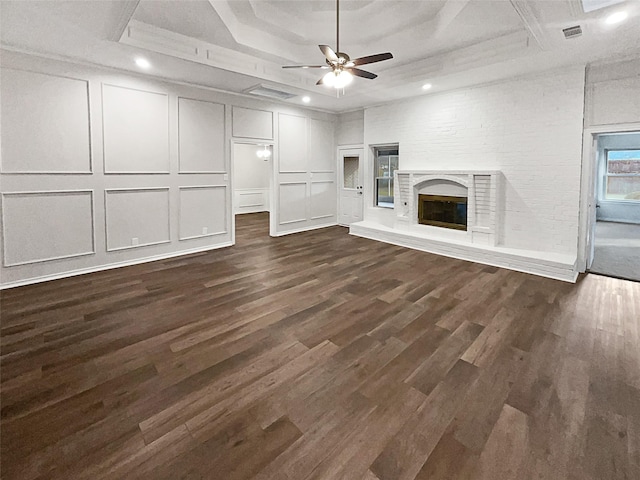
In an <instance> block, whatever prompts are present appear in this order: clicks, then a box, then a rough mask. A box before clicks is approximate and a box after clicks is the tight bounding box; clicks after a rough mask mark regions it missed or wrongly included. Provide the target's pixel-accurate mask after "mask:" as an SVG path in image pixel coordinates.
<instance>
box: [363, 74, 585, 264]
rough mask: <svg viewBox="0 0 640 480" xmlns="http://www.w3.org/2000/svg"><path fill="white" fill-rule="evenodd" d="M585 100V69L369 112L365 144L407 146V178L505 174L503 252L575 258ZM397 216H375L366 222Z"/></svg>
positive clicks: (403, 164)
mask: <svg viewBox="0 0 640 480" xmlns="http://www.w3.org/2000/svg"><path fill="white" fill-rule="evenodd" d="M583 98H584V68H583V67H573V68H571V69H564V70H563V71H561V72H560V71H558V72H545V73H544V74H541V75H539V76H535V77H525V78H518V79H512V80H509V81H506V82H502V83H499V84H492V85H487V86H480V87H476V88H470V89H465V90H459V91H454V92H447V93H443V94H435V95H425V96H422V97H417V98H413V99H411V100H408V101H404V102H400V103H394V104H388V105H382V106H378V107H373V108H369V109H366V110H365V120H364V138H365V145H376V144H386V143H395V142H398V143H399V144H400V168H401V169H403V170H445V169H452V170H464V169H470V170H501V171H502V172H503V174H504V177H505V212H504V229H503V232H504V233H503V239H502V244H503V245H504V246H505V247H511V248H519V249H527V250H535V251H541V252H555V253H566V254H575V253H576V248H577V236H578V211H579V194H580V165H581V149H582V129H583V105H584V101H583ZM368 173H369V174H370V173H371V172H370V171H369V172H368ZM365 183H366V184H367V186H368V188H369V192H368V196H367V197H366V200H367V204H368V205H372V204H373V202H372V201H371V198H372V195H371V189H372V185H371V183H372V182H365ZM391 215H393V212H384V211H381V209H379V208H375V207H372V206H369V207H367V208H366V209H365V220H371V221H384V218H385V217H386V216H391Z"/></svg>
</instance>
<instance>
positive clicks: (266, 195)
mask: <svg viewBox="0 0 640 480" xmlns="http://www.w3.org/2000/svg"><path fill="white" fill-rule="evenodd" d="M232 148H233V155H232V159H233V182H232V184H233V213H234V238H235V233H236V231H237V230H243V231H244V230H247V229H249V230H251V235H246V233H247V232H244V233H245V235H244V237H251V236H260V237H264V236H268V235H269V234H270V213H271V208H272V183H273V182H272V178H271V177H272V173H273V145H271V144H268V143H257V142H256V143H251V142H242V143H241V142H233V143H232Z"/></svg>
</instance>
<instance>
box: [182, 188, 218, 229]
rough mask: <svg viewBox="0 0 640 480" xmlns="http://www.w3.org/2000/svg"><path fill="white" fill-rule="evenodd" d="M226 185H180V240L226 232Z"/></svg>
mask: <svg viewBox="0 0 640 480" xmlns="http://www.w3.org/2000/svg"><path fill="white" fill-rule="evenodd" d="M226 189H227V187H226V185H202V186H195V187H180V213H179V218H180V240H190V239H192V238H200V237H208V236H212V235H220V234H223V233H227V190H226Z"/></svg>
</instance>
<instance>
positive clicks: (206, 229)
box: [202, 227, 209, 235]
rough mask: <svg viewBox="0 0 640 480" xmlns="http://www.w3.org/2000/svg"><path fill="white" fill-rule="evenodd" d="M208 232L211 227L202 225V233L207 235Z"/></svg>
mask: <svg viewBox="0 0 640 480" xmlns="http://www.w3.org/2000/svg"><path fill="white" fill-rule="evenodd" d="M207 233H209V229H208V228H207V227H202V234H203V235H206V234H207Z"/></svg>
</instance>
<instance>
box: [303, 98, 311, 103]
mask: <svg viewBox="0 0 640 480" xmlns="http://www.w3.org/2000/svg"><path fill="white" fill-rule="evenodd" d="M302 101H303V102H304V103H309V102H310V101H311V97H302Z"/></svg>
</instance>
